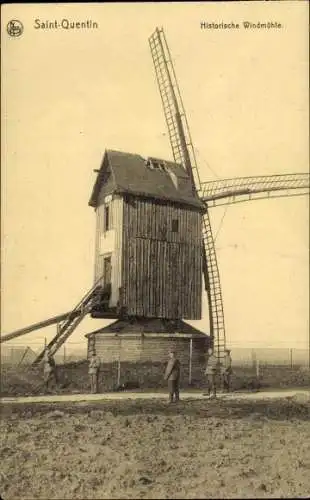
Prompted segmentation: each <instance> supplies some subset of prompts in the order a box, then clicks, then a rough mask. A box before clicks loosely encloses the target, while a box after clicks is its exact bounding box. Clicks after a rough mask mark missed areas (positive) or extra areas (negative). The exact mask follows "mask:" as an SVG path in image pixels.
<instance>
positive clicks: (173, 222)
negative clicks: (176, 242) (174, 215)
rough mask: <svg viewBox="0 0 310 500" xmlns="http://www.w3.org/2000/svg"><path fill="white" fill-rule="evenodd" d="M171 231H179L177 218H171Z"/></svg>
mask: <svg viewBox="0 0 310 500" xmlns="http://www.w3.org/2000/svg"><path fill="white" fill-rule="evenodd" d="M171 229H172V232H173V233H178V232H179V221H178V219H172V228H171Z"/></svg>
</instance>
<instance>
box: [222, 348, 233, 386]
mask: <svg viewBox="0 0 310 500" xmlns="http://www.w3.org/2000/svg"><path fill="white" fill-rule="evenodd" d="M231 364H232V359H231V355H230V349H225V356H224V359H223V389H224V391H227V392H230V388H231V374H232V369H231Z"/></svg>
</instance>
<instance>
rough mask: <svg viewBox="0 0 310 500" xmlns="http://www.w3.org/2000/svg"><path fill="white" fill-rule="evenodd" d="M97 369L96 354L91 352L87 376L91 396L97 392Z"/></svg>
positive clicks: (98, 362)
mask: <svg viewBox="0 0 310 500" xmlns="http://www.w3.org/2000/svg"><path fill="white" fill-rule="evenodd" d="M99 368H100V361H99V359H98V358H97V356H96V352H95V351H93V352H92V355H91V358H90V360H89V366H88V374H89V378H90V390H91V393H92V394H96V393H97V392H98V379H99Z"/></svg>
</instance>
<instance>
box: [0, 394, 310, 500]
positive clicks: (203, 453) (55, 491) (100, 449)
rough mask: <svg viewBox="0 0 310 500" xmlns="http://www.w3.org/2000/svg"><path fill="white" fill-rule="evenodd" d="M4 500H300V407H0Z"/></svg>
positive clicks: (304, 416) (307, 423)
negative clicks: (214, 499)
mask: <svg viewBox="0 0 310 500" xmlns="http://www.w3.org/2000/svg"><path fill="white" fill-rule="evenodd" d="M1 436H2V437H1V450H0V452H1V456H0V459H1V466H0V468H1V469H0V470H1V478H0V479H1V486H0V492H1V496H2V498H3V499H4V500H13V499H14V500H19V499H62V498H63V499H82V498H97V499H109V498H111V499H114V498H121V499H123V498H124V499H125V498H132V499H136V498H145V499H147V498H151V499H152V498H165V499H166V498H171V499H172V498H279V497H281V498H297V497H299V498H302V497H303V498H307V497H309V493H310V406H309V401H307V399H303V398H302V397H300V396H299V397H297V396H296V397H295V398H294V397H293V398H287V399H282V400H268V401H264V400H262V401H250V400H248V401H247V400H242V401H241V400H215V401H210V400H205V401H204V400H200V401H197V400H195V401H184V402H180V403H179V404H173V405H168V404H167V403H166V402H161V401H158V400H157V401H156V400H145V401H141V400H140V401H105V402H94V403H90V402H88V403H74V404H73V403H67V404H58V403H54V404H51V403H49V404H46V403H45V404H41V403H37V404H29V403H28V404H21V403H20V404H9V405H8V404H7V405H3V406H2V418H1Z"/></svg>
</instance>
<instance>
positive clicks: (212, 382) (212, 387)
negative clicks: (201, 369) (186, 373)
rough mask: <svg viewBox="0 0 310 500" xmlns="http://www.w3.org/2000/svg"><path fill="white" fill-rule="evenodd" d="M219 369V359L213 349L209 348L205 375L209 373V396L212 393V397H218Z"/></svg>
mask: <svg viewBox="0 0 310 500" xmlns="http://www.w3.org/2000/svg"><path fill="white" fill-rule="evenodd" d="M217 369H218V360H217V358H216V356H215V354H214V353H213V349H212V348H209V349H208V359H207V366H206V370H205V375H207V384H208V396H210V395H211V393H212V395H211V397H212V398H216V374H217Z"/></svg>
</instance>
